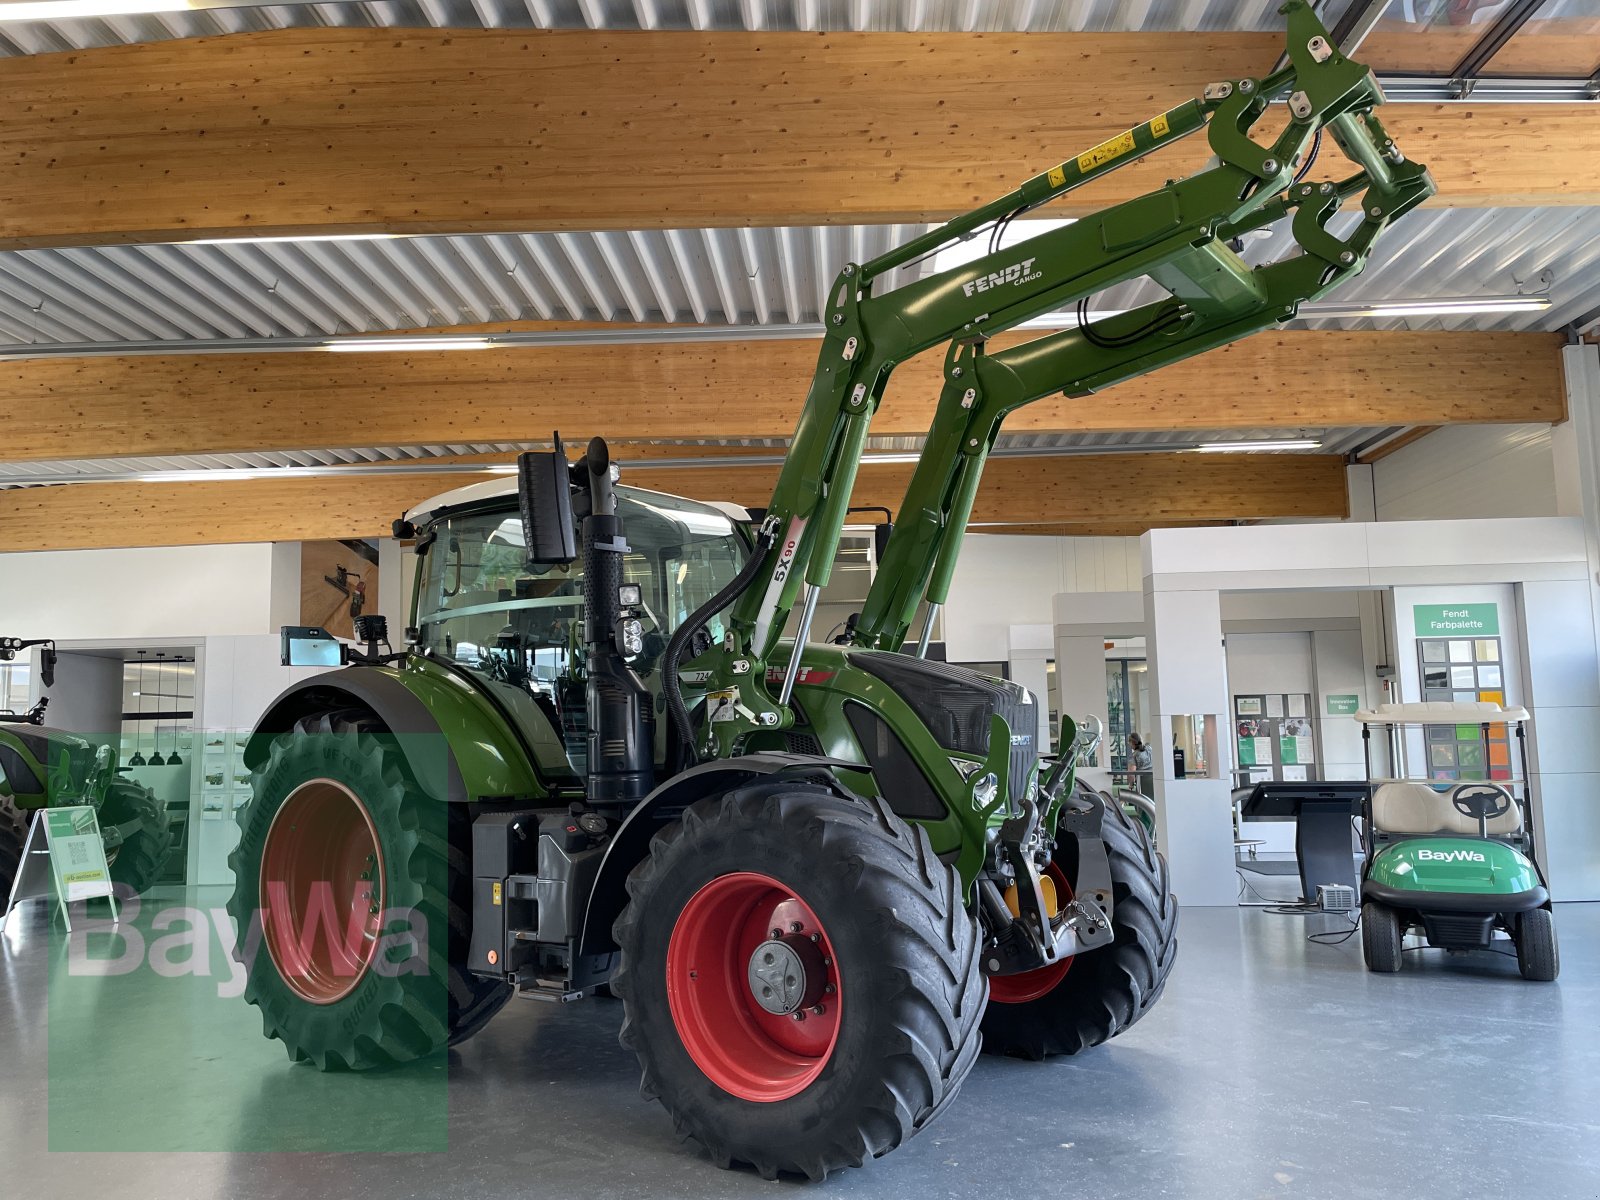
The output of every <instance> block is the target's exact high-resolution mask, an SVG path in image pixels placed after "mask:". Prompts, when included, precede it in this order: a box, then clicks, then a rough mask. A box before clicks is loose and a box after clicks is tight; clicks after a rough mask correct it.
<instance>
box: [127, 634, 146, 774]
mask: <svg viewBox="0 0 1600 1200" xmlns="http://www.w3.org/2000/svg"><path fill="white" fill-rule="evenodd" d="M137 711H138V712H143V711H144V651H143V650H141V651H139V707H138V709H137ZM143 724H144V722H143V721H140V720H135V722H134V727H133V757H132V758H130V759H129V760H128V765H129V766H130V767H142V766H144V764H145V758H144V752H143V751H142V750H140V749H139V739H140V737H141V735H142V730H141V728H140V727H141V726H142V725H143Z"/></svg>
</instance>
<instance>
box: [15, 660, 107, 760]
mask: <svg viewBox="0 0 1600 1200" xmlns="http://www.w3.org/2000/svg"><path fill="white" fill-rule="evenodd" d="M34 657H35V661H36V662H37V659H38V655H37V654H35V656H34ZM34 675H35V678H37V676H38V672H37V670H35V672H34ZM36 694H39V695H43V696H46V697H48V698H49V700H50V711H49V712H48V713H46V714H45V715H46V717H47V720H48V723H49V724H50V725H52V726H54V727H55V728H57V729H66V730H70V731H71V732H73V733H81V734H85V735H87V736H89V737H91V738H93V739H94V740H95V741H99V740H101V739H102V738H104V739H108V740H109V741H110V743H111V744H112V745H113V746H115V745H116V744H117V739H118V736H119V735H120V734H121V732H122V660H121V659H118V658H104V657H102V656H100V655H97V654H74V653H72V652H71V651H69V650H63V651H61V652H60V653H59V654H57V655H56V673H55V684H54V686H52V687H48V688H47V687H44V685H43V681H42V680H41V681H40V682H39V685H38V688H37V689H36Z"/></svg>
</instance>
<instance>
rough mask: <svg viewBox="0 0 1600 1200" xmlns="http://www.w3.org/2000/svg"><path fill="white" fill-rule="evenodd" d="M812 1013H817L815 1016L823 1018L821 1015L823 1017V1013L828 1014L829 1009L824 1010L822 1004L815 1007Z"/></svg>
mask: <svg viewBox="0 0 1600 1200" xmlns="http://www.w3.org/2000/svg"><path fill="white" fill-rule="evenodd" d="M811 1011H812V1012H813V1013H815V1014H816V1015H817V1016H819V1017H820V1016H821V1015H822V1014H823V1013H824V1012H826V1011H827V1009H825V1008H823V1007H822V1005H820V1004H818V1005H817V1006H815V1007H814V1008H813V1009H812V1010H811Z"/></svg>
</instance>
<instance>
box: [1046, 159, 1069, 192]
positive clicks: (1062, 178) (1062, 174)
mask: <svg viewBox="0 0 1600 1200" xmlns="http://www.w3.org/2000/svg"><path fill="white" fill-rule="evenodd" d="M1045 178H1047V179H1048V180H1049V181H1050V186H1051V187H1060V186H1061V185H1062V184H1063V183H1065V182H1066V181H1067V164H1066V163H1062V164H1061V165H1060V166H1059V167H1051V168H1050V170H1049V173H1048V174H1047V175H1046V176H1045Z"/></svg>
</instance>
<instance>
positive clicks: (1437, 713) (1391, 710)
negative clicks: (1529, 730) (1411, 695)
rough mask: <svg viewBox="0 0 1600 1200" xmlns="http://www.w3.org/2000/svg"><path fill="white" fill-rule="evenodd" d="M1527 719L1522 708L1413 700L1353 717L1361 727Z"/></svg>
mask: <svg viewBox="0 0 1600 1200" xmlns="http://www.w3.org/2000/svg"><path fill="white" fill-rule="evenodd" d="M1527 719H1528V710H1527V709H1525V708H1501V707H1500V706H1499V705H1498V704H1495V703H1492V702H1491V701H1487V700H1461V701H1450V700H1413V701H1411V702H1409V703H1406V704H1380V705H1378V707H1377V708H1364V709H1362V710H1361V711H1360V712H1358V713H1357V714H1356V720H1358V721H1360V722H1361V723H1362V724H1363V725H1482V724H1485V723H1488V724H1497V723H1499V722H1501V721H1526V720H1527Z"/></svg>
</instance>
